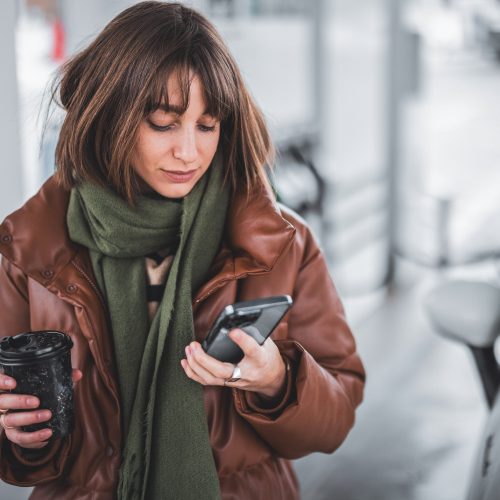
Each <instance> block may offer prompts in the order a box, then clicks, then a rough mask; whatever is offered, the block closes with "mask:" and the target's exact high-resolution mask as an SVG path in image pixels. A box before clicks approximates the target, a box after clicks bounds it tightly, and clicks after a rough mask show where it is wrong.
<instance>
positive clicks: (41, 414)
mask: <svg viewBox="0 0 500 500" xmlns="http://www.w3.org/2000/svg"><path fill="white" fill-rule="evenodd" d="M36 416H37V417H38V418H39V419H40V420H41V419H46V418H50V411H48V410H46V411H39V412H38V413H37V414H36Z"/></svg>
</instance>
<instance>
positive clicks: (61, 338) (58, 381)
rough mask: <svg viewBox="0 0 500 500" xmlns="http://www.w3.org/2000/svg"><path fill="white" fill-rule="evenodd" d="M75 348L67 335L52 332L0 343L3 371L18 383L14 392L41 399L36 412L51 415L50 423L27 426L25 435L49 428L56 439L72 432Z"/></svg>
mask: <svg viewBox="0 0 500 500" xmlns="http://www.w3.org/2000/svg"><path fill="white" fill-rule="evenodd" d="M72 347H73V342H72V340H71V338H70V337H69V336H68V335H66V334H65V333H62V332H58V331H53V330H43V331H37V332H27V333H21V334H19V335H16V336H13V337H4V338H3V339H2V341H0V370H1V371H2V372H3V373H5V375H8V376H9V377H12V378H14V379H16V382H17V385H16V388H15V389H13V390H12V391H11V392H12V393H16V394H27V395H34V396H36V397H38V398H39V399H40V406H39V407H38V408H37V409H48V410H50V411H51V412H52V418H51V419H50V420H49V421H48V422H41V423H38V424H32V425H25V426H23V427H22V430H23V431H25V432H34V431H37V430H40V429H44V428H47V427H49V428H50V429H52V437H54V438H58V437H63V436H67V435H68V434H70V433H71V432H72V431H73V427H74V412H73V379H72V369H71V355H70V350H71V348H72ZM11 411H12V412H14V411H16V410H11ZM17 411H20V410H17ZM22 411H26V410H22Z"/></svg>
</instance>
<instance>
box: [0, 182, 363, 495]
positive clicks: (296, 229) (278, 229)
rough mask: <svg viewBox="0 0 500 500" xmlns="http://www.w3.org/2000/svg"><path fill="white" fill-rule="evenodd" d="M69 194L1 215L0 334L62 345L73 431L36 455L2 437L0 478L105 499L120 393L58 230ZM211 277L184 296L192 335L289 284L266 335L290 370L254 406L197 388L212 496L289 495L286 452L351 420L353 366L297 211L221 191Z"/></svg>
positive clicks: (41, 196)
mask: <svg viewBox="0 0 500 500" xmlns="http://www.w3.org/2000/svg"><path fill="white" fill-rule="evenodd" d="M68 198H69V193H68V192H67V191H64V190H63V189H61V188H60V187H59V186H58V185H57V184H56V182H55V181H54V179H53V178H50V179H49V180H48V181H47V182H46V183H45V184H44V186H43V187H42V188H41V190H40V191H39V193H37V194H36V195H35V196H34V197H33V198H32V199H31V200H29V201H28V202H27V203H26V204H25V205H24V206H23V207H22V208H20V209H19V210H18V211H16V212H14V213H13V214H11V215H10V216H9V217H7V218H6V219H5V221H4V222H3V223H2V224H1V225H0V252H1V254H2V255H3V258H2V265H1V268H0V337H3V336H6V335H15V334H17V333H20V332H23V331H28V330H33V331H36V330H43V329H56V330H61V331H63V332H66V333H68V334H69V335H70V336H71V337H72V339H73V342H74V348H73V349H72V363H73V367H75V368H80V369H81V370H82V371H83V379H82V380H81V381H80V382H78V384H77V385H76V388H75V405H76V407H75V411H76V427H75V430H74V432H73V434H72V435H71V436H70V437H69V438H67V439H63V440H56V441H54V442H52V443H51V444H50V445H49V447H48V449H47V450H46V452H45V453H44V454H42V456H41V458H40V457H38V458H36V459H34V458H33V457H29V458H28V456H26V455H25V454H24V452H23V450H22V449H21V448H18V447H17V445H13V444H12V443H11V442H10V441H9V440H8V439H6V437H5V434H4V432H3V431H2V433H1V435H0V453H1V455H0V478H1V479H3V480H4V481H6V482H8V483H12V484H15V485H18V486H33V485H34V486H35V488H34V490H33V493H32V497H31V498H34V499H53V500H55V499H65V500H70V499H71V500H80V499H81V500H83V499H85V500H90V499H92V500H109V499H112V498H114V497H115V493H114V492H115V487H116V484H117V478H118V469H119V465H120V448H121V431H120V399H119V394H118V383H117V378H116V368H115V365H114V356H113V345H112V337H111V335H110V334H109V329H108V319H107V312H106V308H105V306H104V303H103V301H102V299H101V298H100V294H99V291H98V288H97V286H96V280H95V278H94V276H93V272H92V265H91V262H90V259H89V255H88V251H87V250H86V249H85V248H84V247H82V246H79V245H77V244H75V243H73V242H71V241H70V240H69V238H68V233H67V230H66V223H65V214H66V208H67V204H68ZM227 229H228V230H227V233H226V234H227V236H226V241H225V243H224V245H223V248H222V250H221V252H220V254H219V256H218V258H217V259H216V260H215V262H214V266H213V273H212V276H213V277H212V278H211V279H210V280H209V281H208V282H207V283H205V284H204V285H203V286H202V287H201V289H200V290H199V291H198V292H197V294H196V296H195V298H194V300H193V311H194V318H195V331H196V338H197V340H199V341H201V340H202V339H203V337H204V335H206V333H207V332H208V330H209V327H210V325H211V324H212V322H213V321H214V319H215V318H216V316H217V315H218V313H219V312H220V311H221V310H222V309H223V308H224V307H225V306H226V305H227V304H231V303H233V302H236V301H241V300H249V299H255V298H259V297H265V296H270V295H279V294H290V295H291V296H292V297H293V299H294V305H293V307H292V309H291V310H290V312H289V313H288V314H287V316H286V317H285V319H284V320H283V321H282V322H281V324H280V325H279V327H278V328H277V329H276V330H275V332H274V333H273V335H272V338H273V339H274V341H275V342H276V344H277V345H278V348H279V349H280V351H281V353H282V355H284V356H286V357H287V358H288V359H289V360H290V366H291V370H290V371H289V376H288V381H287V384H288V385H287V391H286V394H285V397H284V398H283V400H282V401H281V402H280V403H279V404H278V405H277V406H275V407H274V408H261V407H259V405H258V404H257V400H255V399H254V398H253V397H252V394H251V393H250V392H245V391H239V390H236V389H230V388H226V387H219V386H217V387H215V386H211V387H205V388H204V396H205V407H206V415H207V421H208V426H209V431H210V441H211V444H212V448H213V454H214V458H215V463H216V466H217V471H218V474H219V478H220V486H221V493H222V498H223V499H224V500H229V499H238V500H245V499H248V500H250V499H251V500H260V499H261V500H268V499H273V500H279V499H283V500H285V499H286V500H293V499H296V498H298V497H299V493H298V490H299V488H298V484H297V479H296V477H295V474H294V472H293V470H292V467H291V465H290V462H289V460H290V459H295V458H298V457H302V456H304V455H307V454H308V453H311V452H315V451H321V452H325V453H331V452H333V451H334V450H335V449H336V448H337V447H338V446H339V445H340V444H341V443H342V441H343V440H344V438H345V437H346V435H347V433H348V432H349V430H350V428H351V427H352V425H353V422H354V410H355V408H356V406H357V405H358V404H359V403H360V402H361V399H362V393H363V386H364V371H363V366H362V364H361V361H360V359H359V357H358V355H357V354H356V347H355V342H354V339H353V337H352V335H351V332H350V330H349V327H348V326H347V324H346V321H345V318H344V313H343V309H342V305H341V303H340V301H339V298H338V296H337V294H336V292H335V289H334V286H333V284H332V282H331V279H330V277H329V274H328V271H327V268H326V265H325V261H324V258H323V256H322V254H321V251H320V249H319V248H318V245H317V243H316V242H315V240H314V239H313V237H312V236H311V233H310V231H309V229H308V228H307V226H306V225H305V223H304V221H302V220H301V219H300V218H298V216H296V215H294V214H293V213H291V212H290V211H289V210H287V209H284V208H283V207H278V206H277V205H276V203H275V201H274V200H273V199H272V198H271V196H270V195H269V194H268V193H267V191H264V190H263V191H262V192H260V193H256V194H255V195H253V196H252V197H251V199H249V200H247V198H246V197H237V198H235V199H234V200H233V202H232V205H231V210H230V215H229V220H228V222H227ZM155 500H157V499H155Z"/></svg>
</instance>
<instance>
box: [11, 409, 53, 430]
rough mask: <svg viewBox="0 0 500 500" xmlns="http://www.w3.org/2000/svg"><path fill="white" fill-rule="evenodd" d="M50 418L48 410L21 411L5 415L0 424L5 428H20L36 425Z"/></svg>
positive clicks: (50, 414)
mask: <svg viewBox="0 0 500 500" xmlns="http://www.w3.org/2000/svg"><path fill="white" fill-rule="evenodd" d="M51 418H52V413H51V411H50V410H38V411H21V412H15V413H6V414H5V415H4V416H3V418H2V424H3V425H4V427H5V428H7V427H21V426H22V425H32V424H38V423H40V422H46V421H47V420H50V419H51Z"/></svg>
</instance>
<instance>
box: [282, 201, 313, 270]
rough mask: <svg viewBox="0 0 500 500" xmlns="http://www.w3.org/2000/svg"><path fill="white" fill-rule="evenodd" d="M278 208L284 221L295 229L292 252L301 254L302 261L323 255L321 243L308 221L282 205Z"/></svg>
mask: <svg viewBox="0 0 500 500" xmlns="http://www.w3.org/2000/svg"><path fill="white" fill-rule="evenodd" d="M278 208H279V210H280V212H281V216H282V217H283V219H284V220H285V221H287V222H288V223H289V224H291V225H292V226H293V227H294V229H295V238H294V239H293V243H292V248H291V250H294V251H295V252H298V253H300V254H301V255H302V258H301V260H302V261H306V260H309V259H311V258H313V257H316V256H317V255H319V254H322V250H321V246H320V243H319V241H318V239H317V237H316V235H315V234H314V232H313V231H312V229H311V227H310V226H309V224H308V223H307V221H306V220H305V219H304V218H303V217H302V216H301V215H299V214H298V213H297V212H295V211H294V210H292V209H291V208H290V207H287V206H286V205H283V204H282V203H278Z"/></svg>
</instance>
